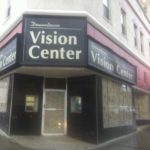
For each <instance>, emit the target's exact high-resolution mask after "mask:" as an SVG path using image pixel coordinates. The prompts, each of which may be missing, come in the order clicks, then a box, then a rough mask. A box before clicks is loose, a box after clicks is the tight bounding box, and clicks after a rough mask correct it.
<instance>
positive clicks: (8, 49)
mask: <svg viewBox="0 0 150 150" xmlns="http://www.w3.org/2000/svg"><path fill="white" fill-rule="evenodd" d="M16 51H17V38H15V39H14V40H12V41H11V42H9V43H8V44H7V45H6V46H5V47H3V48H2V49H1V50H0V72H1V71H3V70H5V69H7V68H8V67H10V66H12V65H14V64H15V63H16Z"/></svg>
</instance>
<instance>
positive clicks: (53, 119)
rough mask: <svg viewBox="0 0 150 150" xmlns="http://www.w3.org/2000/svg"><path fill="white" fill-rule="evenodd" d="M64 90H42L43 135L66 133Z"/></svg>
mask: <svg viewBox="0 0 150 150" xmlns="http://www.w3.org/2000/svg"><path fill="white" fill-rule="evenodd" d="M65 99H66V92H65V90H44V102H43V127H42V134H43V135H64V134H66V109H65V107H66V101H65Z"/></svg>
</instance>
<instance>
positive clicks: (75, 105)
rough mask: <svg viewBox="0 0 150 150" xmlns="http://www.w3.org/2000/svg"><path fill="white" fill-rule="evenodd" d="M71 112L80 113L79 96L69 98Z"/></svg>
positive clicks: (80, 102)
mask: <svg viewBox="0 0 150 150" xmlns="http://www.w3.org/2000/svg"><path fill="white" fill-rule="evenodd" d="M71 112H72V113H82V98H81V96H72V97H71Z"/></svg>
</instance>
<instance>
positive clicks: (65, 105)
mask: <svg viewBox="0 0 150 150" xmlns="http://www.w3.org/2000/svg"><path fill="white" fill-rule="evenodd" d="M53 91H54V92H64V124H65V125H64V133H44V117H45V115H44V111H45V109H44V105H45V101H46V97H45V94H46V92H53ZM41 134H42V135H43V136H53V135H66V134H67V92H66V90H60V89H43V104H42V129H41Z"/></svg>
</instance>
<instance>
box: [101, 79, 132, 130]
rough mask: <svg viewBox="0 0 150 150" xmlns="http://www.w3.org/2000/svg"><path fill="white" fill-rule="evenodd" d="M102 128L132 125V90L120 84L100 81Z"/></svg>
mask: <svg viewBox="0 0 150 150" xmlns="http://www.w3.org/2000/svg"><path fill="white" fill-rule="evenodd" d="M102 86H103V90H102V92H103V127H104V128H111V127H117V126H127V125H132V124H133V109H132V90H131V88H130V87H129V86H128V85H126V84H122V83H120V82H115V81H111V80H107V79H102Z"/></svg>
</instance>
